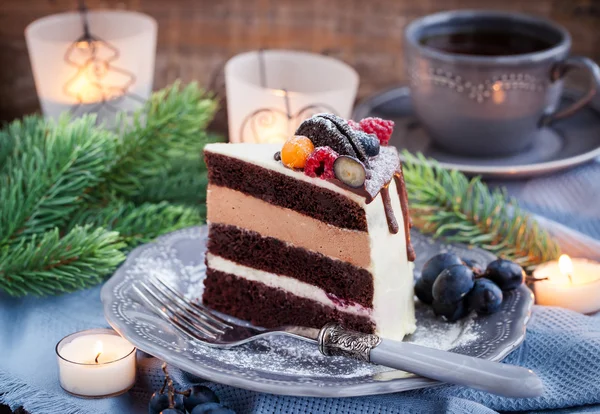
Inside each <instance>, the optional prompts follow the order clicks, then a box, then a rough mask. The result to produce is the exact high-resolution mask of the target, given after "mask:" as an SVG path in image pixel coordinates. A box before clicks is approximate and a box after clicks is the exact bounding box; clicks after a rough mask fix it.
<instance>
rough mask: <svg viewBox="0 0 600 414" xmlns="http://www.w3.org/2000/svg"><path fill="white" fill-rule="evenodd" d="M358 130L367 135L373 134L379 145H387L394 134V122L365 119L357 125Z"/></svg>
mask: <svg viewBox="0 0 600 414" xmlns="http://www.w3.org/2000/svg"><path fill="white" fill-rule="evenodd" d="M359 125H360V129H362V130H363V131H364V132H366V133H367V134H375V135H376V136H377V138H378V139H379V143H380V144H381V145H387V144H388V142H389V141H390V137H391V136H392V132H394V121H388V120H385V119H381V118H365V119H362V120H361V121H360V123H359Z"/></svg>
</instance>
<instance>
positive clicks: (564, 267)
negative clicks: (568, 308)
mask: <svg viewBox="0 0 600 414" xmlns="http://www.w3.org/2000/svg"><path fill="white" fill-rule="evenodd" d="M558 268H559V269H560V272H561V273H562V274H563V275H565V276H567V277H568V278H569V281H570V282H571V284H572V283H573V277H572V276H571V275H572V274H573V262H572V261H571V258H570V257H569V256H568V255H566V254H563V255H561V256H560V257H559V258H558Z"/></svg>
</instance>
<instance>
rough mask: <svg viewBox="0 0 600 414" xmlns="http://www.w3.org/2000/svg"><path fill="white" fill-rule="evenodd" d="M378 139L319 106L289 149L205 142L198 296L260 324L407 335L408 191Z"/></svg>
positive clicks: (410, 324)
mask: <svg viewBox="0 0 600 414" xmlns="http://www.w3.org/2000/svg"><path fill="white" fill-rule="evenodd" d="M387 125H388V124H386V128H387ZM306 139H308V140H310V143H311V144H312V145H308V143H307V142H306ZM375 141H376V143H375ZM379 144H380V143H379V140H378V139H377V137H376V136H375V135H371V134H368V133H366V132H365V131H362V130H357V129H354V128H352V127H350V126H349V125H348V123H347V122H346V121H345V120H344V119H342V118H339V117H337V116H335V115H331V114H318V115H315V116H313V117H312V118H310V119H308V120H306V121H304V122H303V123H302V124H301V125H300V127H299V128H298V130H297V131H296V134H295V137H292V138H290V141H289V142H288V143H286V144H284V147H286V145H287V147H286V149H285V151H284V150H282V146H281V145H272V144H210V145H207V146H206V148H205V150H204V155H205V159H206V163H207V165H208V173H209V185H208V194H207V208H208V212H207V221H208V226H209V240H208V252H207V255H206V264H207V277H206V279H205V282H204V284H205V291H204V295H203V302H204V303H205V304H206V305H207V306H210V307H212V308H213V309H215V310H218V311H221V312H223V313H226V314H229V315H232V316H235V317H238V318H241V319H245V320H248V321H251V322H252V323H253V324H255V325H258V326H264V327H277V326H282V325H299V326H310V327H315V328H321V327H322V326H323V325H325V324H326V323H328V322H339V323H341V324H342V325H344V326H345V327H347V328H349V329H355V330H359V331H363V332H369V333H373V332H374V333H377V334H378V335H380V336H382V337H385V338H390V339H396V340H401V339H402V338H403V337H404V335H406V334H409V333H411V332H413V331H414V329H415V316H414V305H413V276H412V270H411V267H410V265H409V262H410V261H413V260H414V252H413V250H412V246H411V244H410V233H409V229H410V219H409V216H408V206H407V196H406V189H405V187H404V180H403V176H402V168H401V165H400V160H399V157H398V153H397V152H396V150H395V149H394V148H390V147H386V146H384V145H383V144H384V143H383V142H382V143H381V144H382V145H381V146H380V145H379ZM280 151H281V155H278V154H277V153H278V152H280ZM309 152H310V153H309ZM279 157H281V158H279ZM284 158H285V160H284Z"/></svg>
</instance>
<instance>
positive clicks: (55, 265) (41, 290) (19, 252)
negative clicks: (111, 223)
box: [0, 227, 125, 296]
mask: <svg viewBox="0 0 600 414" xmlns="http://www.w3.org/2000/svg"><path fill="white" fill-rule="evenodd" d="M123 247H124V244H123V243H121V242H120V241H119V233H117V232H114V231H107V230H105V229H103V228H97V229H92V228H91V227H75V228H73V229H72V230H71V231H70V232H68V233H67V234H65V235H64V236H62V237H61V236H60V235H59V232H58V230H56V229H55V230H51V231H48V232H46V233H44V234H39V235H34V236H32V237H31V239H30V240H28V241H25V240H21V242H20V243H19V244H17V245H15V246H12V247H11V248H3V249H0V289H2V290H4V291H5V292H7V293H8V294H10V295H12V296H22V295H26V294H35V295H51V294H57V293H63V292H73V291H76V290H79V289H83V288H86V287H89V286H93V285H95V284H97V283H99V282H100V281H102V280H103V278H104V277H105V276H106V275H108V274H110V272H112V271H113V270H114V269H115V267H116V266H118V265H119V263H121V262H122V261H123V260H124V259H125V256H124V255H123V253H122V252H121V251H120V250H121V249H122V248H123Z"/></svg>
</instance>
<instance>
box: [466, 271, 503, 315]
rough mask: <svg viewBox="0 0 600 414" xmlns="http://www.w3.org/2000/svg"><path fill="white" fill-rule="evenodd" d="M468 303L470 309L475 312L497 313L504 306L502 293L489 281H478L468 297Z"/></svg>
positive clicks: (483, 279) (482, 279)
mask: <svg viewBox="0 0 600 414" xmlns="http://www.w3.org/2000/svg"><path fill="white" fill-rule="evenodd" d="M467 303H468V305H469V309H470V310H474V311H475V312H479V313H494V312H497V311H498V310H499V309H500V305H501V304H502V291H501V290H500V288H499V287H498V286H497V285H496V284H495V283H494V282H492V281H491V280H489V279H485V278H481V279H477V280H476V281H475V284H474V286H473V289H471V291H470V292H469V294H468V295H467Z"/></svg>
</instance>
